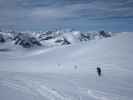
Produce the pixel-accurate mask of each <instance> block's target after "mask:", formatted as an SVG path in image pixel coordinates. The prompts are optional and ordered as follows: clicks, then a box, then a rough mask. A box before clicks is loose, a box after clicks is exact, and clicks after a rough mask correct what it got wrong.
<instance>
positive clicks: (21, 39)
mask: <svg viewBox="0 0 133 100" xmlns="http://www.w3.org/2000/svg"><path fill="white" fill-rule="evenodd" d="M13 40H14V41H15V42H14V43H15V44H16V45H17V44H19V45H21V46H22V47H24V48H31V47H34V46H41V43H40V41H39V40H37V38H35V37H33V36H31V35H29V34H26V33H18V34H17V35H16V36H15V37H14V39H13Z"/></svg>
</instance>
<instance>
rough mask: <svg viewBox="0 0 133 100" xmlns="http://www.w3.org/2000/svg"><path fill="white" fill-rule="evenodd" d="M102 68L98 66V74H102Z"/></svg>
mask: <svg viewBox="0 0 133 100" xmlns="http://www.w3.org/2000/svg"><path fill="white" fill-rule="evenodd" d="M101 72H102V71H101V68H100V67H97V74H98V76H101Z"/></svg>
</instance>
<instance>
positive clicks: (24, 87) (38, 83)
mask: <svg viewBox="0 0 133 100" xmlns="http://www.w3.org/2000/svg"><path fill="white" fill-rule="evenodd" d="M0 85H1V86H7V87H9V88H12V89H15V90H17V91H21V92H25V93H27V94H31V95H32V96H35V97H39V98H46V99H47V100H80V99H77V97H75V96H73V95H70V94H64V92H61V91H60V92H59V91H58V90H57V89H55V88H50V87H48V86H46V85H45V83H44V82H43V81H42V80H36V79H33V80H32V79H30V78H25V76H24V77H22V76H21V77H16V76H15V77H10V76H8V78H7V79H0ZM71 85H73V84H71Z"/></svg>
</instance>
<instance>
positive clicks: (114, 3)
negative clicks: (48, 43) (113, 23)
mask: <svg viewBox="0 0 133 100" xmlns="http://www.w3.org/2000/svg"><path fill="white" fill-rule="evenodd" d="M132 11H133V1H132V0H0V26H6V25H7V26H8V25H16V28H17V27H23V29H24V27H28V26H29V27H32V26H38V27H41V26H42V25H45V26H46V25H47V27H51V26H53V25H55V27H56V25H57V27H58V25H60V26H61V25H62V26H69V25H70V27H71V26H73V27H74V25H75V27H76V25H77V23H80V24H81V25H82V26H87V25H88V23H89V24H90V25H91V24H94V23H93V22H92V21H94V22H95V24H99V23H98V22H96V21H98V20H99V21H104V20H108V21H110V20H119V19H123V20H124V21H126V20H127V23H128V20H129V19H133V12H132ZM121 21H122V20H121ZM90 22H92V23H90ZM74 23H75V24H74ZM118 23H119V22H118ZM65 24H66V25H65ZM77 26H80V25H77Z"/></svg>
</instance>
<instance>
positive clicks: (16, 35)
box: [0, 30, 113, 48]
mask: <svg viewBox="0 0 133 100" xmlns="http://www.w3.org/2000/svg"><path fill="white" fill-rule="evenodd" d="M112 36H113V33H108V32H104V31H100V32H91V33H90V32H80V31H74V30H72V31H70V30H69V31H63V30H56V31H46V32H8V33H5V32H0V42H1V43H4V42H7V40H10V42H11V43H14V44H16V45H20V46H22V47H24V48H31V47H35V46H45V47H53V46H60V45H69V44H77V43H81V42H86V41H90V40H95V39H102V38H108V37H112ZM8 42H9V41H8Z"/></svg>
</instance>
